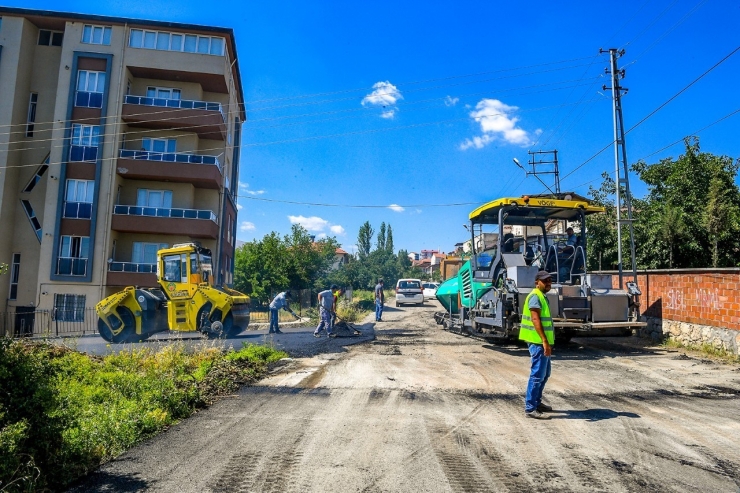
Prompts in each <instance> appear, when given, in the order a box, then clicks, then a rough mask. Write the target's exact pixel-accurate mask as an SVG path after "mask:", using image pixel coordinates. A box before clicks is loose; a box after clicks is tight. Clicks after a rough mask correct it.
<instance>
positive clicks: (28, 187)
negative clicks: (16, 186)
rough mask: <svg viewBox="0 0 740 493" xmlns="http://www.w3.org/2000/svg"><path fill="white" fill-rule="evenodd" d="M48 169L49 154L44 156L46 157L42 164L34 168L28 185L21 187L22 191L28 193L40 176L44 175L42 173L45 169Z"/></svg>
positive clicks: (39, 179)
mask: <svg viewBox="0 0 740 493" xmlns="http://www.w3.org/2000/svg"><path fill="white" fill-rule="evenodd" d="M47 169H49V156H48V155H47V156H46V159H44V164H42V165H41V166H39V167H38V169H37V170H36V173H34V175H33V176H32V177H31V180H29V182H28V185H26V188H24V189H23V192H24V193H28V192H30V191H31V190H33V189H34V187H35V186H36V184H37V183H38V182H40V181H41V177H42V176H44V173H46V170H47Z"/></svg>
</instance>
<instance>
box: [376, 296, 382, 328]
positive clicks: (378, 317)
mask: <svg viewBox="0 0 740 493" xmlns="http://www.w3.org/2000/svg"><path fill="white" fill-rule="evenodd" d="M382 318H383V303H382V302H381V301H380V300H378V299H376V300H375V321H376V322H380V320H381V319H382Z"/></svg>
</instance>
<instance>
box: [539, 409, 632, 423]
mask: <svg viewBox="0 0 740 493" xmlns="http://www.w3.org/2000/svg"><path fill="white" fill-rule="evenodd" d="M553 413H559V414H551V415H550V419H582V420H585V421H601V420H604V419H612V418H619V417H625V418H640V417H641V416H640V415H639V414H636V413H627V412H617V411H612V410H611V409H584V410H580V411H579V410H575V409H572V410H569V411H558V410H554V411H553Z"/></svg>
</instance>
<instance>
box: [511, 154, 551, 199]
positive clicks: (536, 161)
mask: <svg viewBox="0 0 740 493" xmlns="http://www.w3.org/2000/svg"><path fill="white" fill-rule="evenodd" d="M527 154H529V156H530V157H529V165H530V166H531V167H532V171H529V170H526V169H524V166H522V165H521V164H519V160H518V159H516V158H514V163H515V164H516V165H517V166H519V167H520V168H521V169H522V170H524V173H525V174H526V176H530V175H532V176H534V177H535V178H537V179H538V180H539V181H540V183H542V184H543V185H545V188H547V189H548V190H550V193H552V194H553V195H557V194H559V193H560V171H559V170H558V151H557V149H556V150H553V151H527ZM543 154H552V157H551V159H550V160H549V161H548V160H545V159H543V158H541V157H539V156H541V155H543ZM543 164H544V165H552V168H548V169H545V170H542V168H541V167H540V169H537V165H543ZM538 175H555V191H553V189H552V188H550V186H549V185H548V184H547V183H545V182H544V181H542V179H541V178H540V177H539V176H538Z"/></svg>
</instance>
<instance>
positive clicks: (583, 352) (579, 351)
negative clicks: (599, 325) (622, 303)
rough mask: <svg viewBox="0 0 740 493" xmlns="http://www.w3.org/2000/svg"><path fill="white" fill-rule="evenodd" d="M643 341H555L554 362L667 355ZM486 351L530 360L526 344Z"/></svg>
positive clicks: (627, 339) (585, 339) (584, 339)
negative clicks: (559, 343)
mask: <svg viewBox="0 0 740 493" xmlns="http://www.w3.org/2000/svg"><path fill="white" fill-rule="evenodd" d="M640 343H641V341H639V340H637V341H635V339H633V338H626V339H611V340H610V339H607V338H603V337H602V338H598V337H589V338H581V339H574V340H573V341H571V342H570V343H568V344H567V345H558V343H557V341H555V344H556V345H555V347H554V348H553V351H552V354H553V360H555V361H557V360H561V361H569V360H599V359H604V358H613V357H614V356H616V355H619V356H629V357H640V356H655V355H660V354H665V353H666V351H665V350H664V349H662V348H655V347H644V346H641V345H639V344H640ZM483 348H484V349H489V350H491V351H496V352H499V353H504V354H508V355H510V356H518V357H522V358H524V357H526V358H529V350H528V349H527V346H526V344H525V343H524V342H521V343H507V344H505V345H504V344H502V345H493V344H484V345H483Z"/></svg>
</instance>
